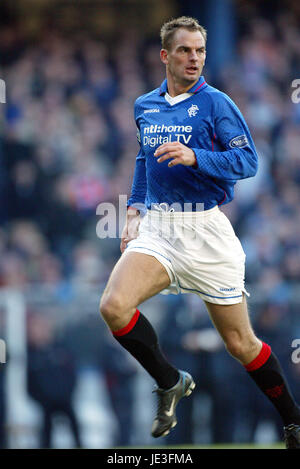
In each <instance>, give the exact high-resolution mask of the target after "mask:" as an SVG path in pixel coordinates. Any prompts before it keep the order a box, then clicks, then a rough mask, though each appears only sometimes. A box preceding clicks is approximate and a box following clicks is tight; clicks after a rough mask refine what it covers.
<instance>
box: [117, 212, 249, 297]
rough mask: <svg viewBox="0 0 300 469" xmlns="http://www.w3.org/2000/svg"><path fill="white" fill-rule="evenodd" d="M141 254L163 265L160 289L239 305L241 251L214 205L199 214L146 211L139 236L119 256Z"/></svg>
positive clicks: (243, 256)
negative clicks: (165, 280)
mask: <svg viewBox="0 0 300 469" xmlns="http://www.w3.org/2000/svg"><path fill="white" fill-rule="evenodd" d="M132 251H135V252H141V253H144V254H148V255H150V256H153V257H155V258H156V259H157V260H158V261H159V262H160V263H161V264H162V265H163V266H164V267H165V269H166V271H167V272H168V274H169V277H170V282H171V283H170V285H169V287H168V288H166V289H165V290H163V291H162V292H161V293H164V294H169V293H173V294H178V293H196V294H197V295H199V296H200V297H201V298H202V299H203V300H204V301H208V302H210V303H216V304H223V305H224V304H227V305H230V304H234V303H241V302H242V298H243V292H244V293H246V295H248V296H249V294H248V293H247V291H246V290H245V286H244V277H245V257H246V256H245V253H244V251H243V248H242V246H241V243H240V241H239V240H238V238H237V237H236V235H235V233H234V230H233V228H232V226H231V223H230V221H229V220H228V218H227V217H226V216H225V215H224V213H222V212H221V211H220V210H219V208H218V207H217V206H216V207H214V208H212V209H210V210H206V211H202V212H170V211H168V212H167V211H163V210H160V211H159V210H148V212H147V214H146V215H145V216H144V218H143V219H142V220H141V223H140V226H139V236H138V237H137V238H136V239H134V240H132V241H130V242H129V243H128V245H127V248H126V250H125V252H124V254H123V255H126V254H127V253H129V252H132Z"/></svg>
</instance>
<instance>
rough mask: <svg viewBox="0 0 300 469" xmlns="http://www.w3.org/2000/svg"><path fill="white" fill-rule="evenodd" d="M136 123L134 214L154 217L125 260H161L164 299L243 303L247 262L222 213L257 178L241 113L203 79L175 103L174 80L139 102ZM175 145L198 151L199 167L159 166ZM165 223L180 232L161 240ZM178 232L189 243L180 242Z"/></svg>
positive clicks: (130, 202)
mask: <svg viewBox="0 0 300 469" xmlns="http://www.w3.org/2000/svg"><path fill="white" fill-rule="evenodd" d="M135 121H136V125H137V129H138V141H139V144H140V150H139V153H138V155H137V157H136V165H135V172H134V178H133V184H132V190H131V196H130V198H129V200H128V206H133V207H136V208H138V209H140V210H141V211H142V212H143V207H145V208H146V209H147V213H146V215H145V216H144V217H143V218H142V221H141V224H140V230H139V236H138V238H137V239H135V240H132V241H130V242H129V243H128V246H127V248H126V250H125V253H124V254H126V253H128V252H130V251H136V252H143V253H145V254H149V255H152V256H154V257H156V259H157V260H159V262H161V263H162V264H163V265H164V267H165V268H166V270H167V272H168V274H169V276H170V281H171V284H170V287H169V288H168V289H167V291H164V292H163V293H179V292H183V293H188V292H194V293H197V294H198V295H199V296H201V297H202V298H203V299H204V300H205V301H210V302H213V303H219V304H231V303H238V302H241V301H242V293H243V292H245V288H244V273H245V254H244V251H243V249H242V246H241V244H240V242H239V240H238V238H237V237H236V236H235V233H234V231H233V229H232V227H231V225H230V222H229V220H228V219H227V218H226V217H225V215H224V214H223V213H222V212H221V211H220V210H219V208H218V207H219V206H220V205H222V204H226V203H228V202H230V201H231V200H232V199H233V197H234V185H235V184H236V182H237V180H239V179H244V178H248V177H252V176H254V175H255V174H256V171H257V160H258V158H257V153H256V149H255V146H254V143H253V140H252V137H251V135H250V131H249V129H248V126H247V124H246V122H245V120H244V118H243V116H242V114H241V112H240V111H239V109H238V108H237V106H236V105H235V104H234V103H233V101H232V100H231V99H230V98H229V97H228V96H227V95H226V94H225V93H223V92H221V91H219V90H217V89H216V88H214V87H212V86H209V85H208V84H207V83H206V82H205V80H204V77H200V79H199V80H198V82H197V83H196V84H195V85H194V86H193V87H192V88H191V89H190V90H189V92H188V93H184V94H183V95H179V96H177V97H175V98H171V97H170V96H169V95H168V89H167V80H165V81H164V82H163V83H162V85H161V86H160V88H157V89H155V90H153V91H151V92H150V93H147V94H145V95H143V96H141V97H139V98H138V99H137V100H136V103H135ZM174 141H179V142H181V143H183V144H184V145H186V146H188V147H189V148H191V149H193V151H194V153H195V156H196V160H197V164H196V165H195V167H191V166H184V165H181V164H179V165H176V166H173V167H168V162H169V161H170V160H167V161H164V162H162V163H158V162H157V159H156V158H155V157H154V156H153V155H154V152H155V150H156V149H157V148H158V147H159V146H160V145H161V144H163V143H167V142H174ZM162 207H164V208H166V209H167V210H166V211H164V210H163V209H162ZM170 207H171V208H170ZM172 207H175V208H172ZM177 212H178V213H177ZM158 214H159V217H158ZM183 215H184V218H183V217H182V216H183ZM150 220H151V222H150ZM158 220H160V221H158ZM166 222H168V224H170V223H171V225H172V226H173V228H172V230H171V233H169V231H168V233H169V234H168V235H164V234H163V235H162V231H164V230H162V229H161V223H163V224H165V223H166ZM179 226H180V227H181V233H182V232H184V233H185V234H186V233H188V234H187V236H185V235H184V236H175V235H174V233H177V234H178V227H179ZM183 226H184V227H185V229H184V230H182V227H183ZM191 230H192V231H191ZM191 238H193V241H191Z"/></svg>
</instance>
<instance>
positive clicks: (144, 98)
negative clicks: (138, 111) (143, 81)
mask: <svg viewBox="0 0 300 469" xmlns="http://www.w3.org/2000/svg"><path fill="white" fill-rule="evenodd" d="M158 96H159V88H155V89H154V90H152V91H148V92H147V93H144V94H142V95H141V96H139V97H138V98H137V99H136V100H135V106H141V107H142V106H144V105H147V104H148V103H149V101H150V102H151V101H152V100H155V99H156V98H157V97H158Z"/></svg>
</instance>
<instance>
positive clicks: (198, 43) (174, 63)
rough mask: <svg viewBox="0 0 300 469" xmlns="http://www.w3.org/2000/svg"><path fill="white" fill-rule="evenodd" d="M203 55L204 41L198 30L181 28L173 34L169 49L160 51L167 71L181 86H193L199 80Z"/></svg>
mask: <svg viewBox="0 0 300 469" xmlns="http://www.w3.org/2000/svg"><path fill="white" fill-rule="evenodd" d="M205 57H206V49H205V41H204V37H203V36H202V34H201V33H200V31H188V30H187V29H183V28H180V29H178V31H176V33H175V34H174V37H173V41H172V45H171V48H170V50H168V51H167V50H166V49H162V51H161V59H162V61H163V62H164V63H165V64H166V66H167V72H168V73H169V75H170V76H171V77H172V78H173V80H174V81H175V82H177V83H178V84H181V85H182V86H189V85H190V86H193V84H194V83H196V82H197V81H198V80H199V77H200V75H201V73H202V69H203V66H204V62H205Z"/></svg>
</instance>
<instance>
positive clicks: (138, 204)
mask: <svg viewBox="0 0 300 469" xmlns="http://www.w3.org/2000/svg"><path fill="white" fill-rule="evenodd" d="M136 116H137V102H136V103H135V117H136ZM136 124H137V140H138V142H139V145H140V150H139V152H138V154H137V157H136V162H135V170H134V176H133V182H132V186H131V195H130V198H129V199H128V202H127V217H126V223H125V226H124V228H123V231H122V234H121V245H120V249H121V252H122V253H123V252H124V250H125V249H126V246H127V243H129V241H131V240H132V239H135V238H137V236H138V233H139V224H140V214H141V212H143V211H145V209H146V207H145V199H146V193H147V178H146V158H145V154H144V152H143V148H142V144H141V138H140V130H139V123H138V121H137V119H136Z"/></svg>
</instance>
